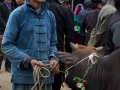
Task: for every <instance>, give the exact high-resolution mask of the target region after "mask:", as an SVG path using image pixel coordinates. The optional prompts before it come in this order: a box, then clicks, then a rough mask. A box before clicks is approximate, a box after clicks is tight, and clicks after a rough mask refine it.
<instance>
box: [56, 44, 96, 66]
mask: <svg viewBox="0 0 120 90" xmlns="http://www.w3.org/2000/svg"><path fill="white" fill-rule="evenodd" d="M70 46H71V48H72V50H73V51H72V53H67V52H61V51H58V52H55V55H56V56H57V58H58V59H59V60H60V61H61V62H63V63H65V64H67V65H72V64H75V63H76V62H78V60H81V59H83V58H84V57H86V56H88V55H90V54H91V53H97V50H96V48H95V47H93V46H83V45H78V44H73V43H70Z"/></svg>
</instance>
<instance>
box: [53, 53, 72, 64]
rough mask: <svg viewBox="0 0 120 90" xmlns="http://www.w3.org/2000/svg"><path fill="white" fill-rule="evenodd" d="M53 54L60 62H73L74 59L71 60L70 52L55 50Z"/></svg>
mask: <svg viewBox="0 0 120 90" xmlns="http://www.w3.org/2000/svg"><path fill="white" fill-rule="evenodd" d="M55 56H56V57H57V58H58V59H59V60H60V61H61V62H62V63H65V64H74V60H73V57H72V54H70V53H67V52H61V51H57V52H55Z"/></svg>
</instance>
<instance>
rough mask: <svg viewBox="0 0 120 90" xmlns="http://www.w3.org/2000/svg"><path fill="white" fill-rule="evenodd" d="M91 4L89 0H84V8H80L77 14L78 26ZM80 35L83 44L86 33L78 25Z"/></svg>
mask: <svg viewBox="0 0 120 90" xmlns="http://www.w3.org/2000/svg"><path fill="white" fill-rule="evenodd" d="M91 5H92V2H91V0H85V1H84V3H83V6H84V9H83V10H81V11H80V12H79V14H78V19H79V26H80V24H81V22H82V21H83V19H84V17H85V16H86V14H87V13H88V12H89V11H90V10H91ZM80 37H81V44H82V45H84V42H85V38H86V33H85V32H83V31H82V30H81V27H80Z"/></svg>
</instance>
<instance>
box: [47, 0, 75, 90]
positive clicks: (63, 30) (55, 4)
mask: <svg viewBox="0 0 120 90" xmlns="http://www.w3.org/2000/svg"><path fill="white" fill-rule="evenodd" d="M61 1H62V2H65V1H66V0H61ZM67 1H69V0H67ZM49 10H50V11H51V12H52V13H53V14H54V15H55V19H56V26H57V38H58V43H57V49H58V51H66V52H69V53H71V52H72V49H71V47H70V42H74V24H73V19H72V17H71V15H70V12H69V10H68V9H67V8H66V7H64V6H62V5H61V2H60V1H58V0H56V1H50V2H49ZM59 64H60V71H64V64H63V63H61V62H59ZM63 78H64V73H59V74H55V81H54V83H53V90H60V88H61V83H62V80H63Z"/></svg>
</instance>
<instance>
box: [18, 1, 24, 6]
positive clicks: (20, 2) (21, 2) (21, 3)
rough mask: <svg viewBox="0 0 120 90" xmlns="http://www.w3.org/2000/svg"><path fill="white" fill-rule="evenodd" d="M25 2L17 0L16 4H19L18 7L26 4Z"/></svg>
mask: <svg viewBox="0 0 120 90" xmlns="http://www.w3.org/2000/svg"><path fill="white" fill-rule="evenodd" d="M24 1H25V0H16V3H17V5H18V6H21V5H23V4H24Z"/></svg>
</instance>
